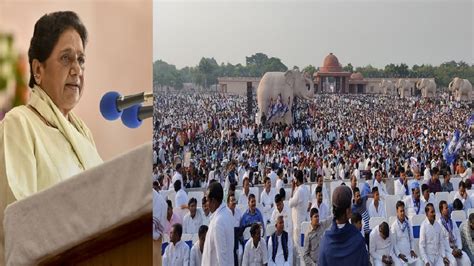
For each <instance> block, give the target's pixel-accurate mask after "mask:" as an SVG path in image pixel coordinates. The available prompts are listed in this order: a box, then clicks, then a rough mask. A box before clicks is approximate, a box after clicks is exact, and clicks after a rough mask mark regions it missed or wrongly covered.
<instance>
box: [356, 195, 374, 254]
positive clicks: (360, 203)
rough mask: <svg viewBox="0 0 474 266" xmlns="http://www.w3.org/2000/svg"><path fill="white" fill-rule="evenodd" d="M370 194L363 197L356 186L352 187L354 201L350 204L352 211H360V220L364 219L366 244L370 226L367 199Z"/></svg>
mask: <svg viewBox="0 0 474 266" xmlns="http://www.w3.org/2000/svg"><path fill="white" fill-rule="evenodd" d="M371 195H372V194H368V195H364V196H363V197H362V196H361V195H360V190H359V188H358V187H355V188H354V203H353V204H352V212H357V213H360V215H361V216H362V220H363V221H364V223H363V224H364V226H363V229H364V237H365V242H366V243H367V246H369V234H370V227H369V220H370V216H369V211H368V210H367V207H366V205H367V199H368V198H369V196H371Z"/></svg>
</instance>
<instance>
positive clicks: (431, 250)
mask: <svg viewBox="0 0 474 266" xmlns="http://www.w3.org/2000/svg"><path fill="white" fill-rule="evenodd" d="M444 241H445V239H444V236H443V232H442V229H441V226H440V225H439V223H437V222H436V221H435V222H434V223H433V224H431V223H430V222H429V221H428V218H426V219H425V220H424V221H423V223H421V228H420V243H419V245H420V256H421V259H422V260H423V263H425V264H426V263H430V265H437V264H439V263H440V262H441V263H442V262H443V258H444V257H446V251H445V242H444Z"/></svg>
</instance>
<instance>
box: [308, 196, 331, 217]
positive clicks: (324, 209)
mask: <svg viewBox="0 0 474 266" xmlns="http://www.w3.org/2000/svg"><path fill="white" fill-rule="evenodd" d="M312 208H316V209H318V214H319V220H320V221H324V220H326V219H327V218H328V217H329V216H330V215H329V208H328V206H327V205H326V204H325V203H324V202H321V205H319V206H318V203H317V201H316V199H314V200H313V202H312V204H311V209H312ZM310 218H311V217H310Z"/></svg>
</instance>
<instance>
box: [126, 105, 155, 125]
mask: <svg viewBox="0 0 474 266" xmlns="http://www.w3.org/2000/svg"><path fill="white" fill-rule="evenodd" d="M152 116H153V106H142V104H136V105H134V106H132V107H129V108H127V109H125V110H123V114H122V117H121V119H122V123H123V124H124V125H125V126H127V127H128V128H137V127H139V126H141V124H142V121H143V120H145V119H146V118H150V117H152Z"/></svg>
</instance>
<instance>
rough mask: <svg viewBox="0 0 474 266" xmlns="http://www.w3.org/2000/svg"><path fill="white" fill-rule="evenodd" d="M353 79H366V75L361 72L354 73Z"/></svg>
mask: <svg viewBox="0 0 474 266" xmlns="http://www.w3.org/2000/svg"><path fill="white" fill-rule="evenodd" d="M351 80H364V76H362V74H361V73H360V72H355V73H352V75H351Z"/></svg>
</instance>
